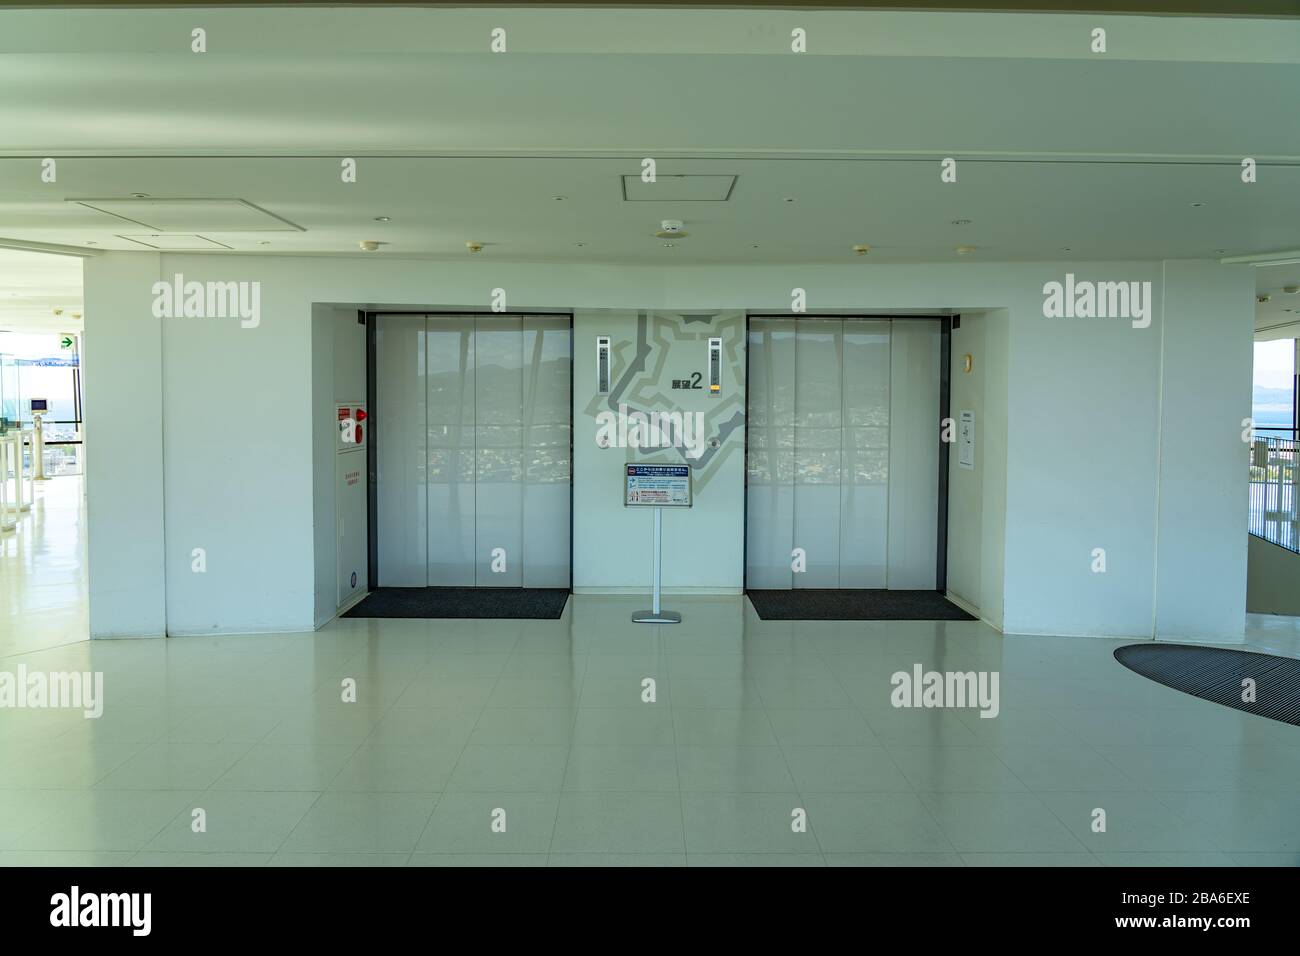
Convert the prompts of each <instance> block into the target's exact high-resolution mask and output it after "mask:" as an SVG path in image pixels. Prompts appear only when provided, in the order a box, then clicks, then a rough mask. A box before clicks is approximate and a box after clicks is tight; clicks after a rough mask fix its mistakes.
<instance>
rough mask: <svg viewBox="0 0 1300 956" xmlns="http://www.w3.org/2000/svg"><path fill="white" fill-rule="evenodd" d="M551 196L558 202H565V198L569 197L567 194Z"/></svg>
mask: <svg viewBox="0 0 1300 956" xmlns="http://www.w3.org/2000/svg"><path fill="white" fill-rule="evenodd" d="M551 198H552V199H554V200H555V201H556V202H564V200H565V199H567V198H568V197H567V196H552V197H551Z"/></svg>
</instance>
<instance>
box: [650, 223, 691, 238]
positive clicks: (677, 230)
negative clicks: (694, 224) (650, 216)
mask: <svg viewBox="0 0 1300 956" xmlns="http://www.w3.org/2000/svg"><path fill="white" fill-rule="evenodd" d="M684 225H685V223H683V222H682V221H681V220H680V219H665V220H663V222H661V223H659V231H658V232H656V233H655V235H656V236H657V237H659V238H660V239H680V238H681V237H683V236H688V235H690V233H688V232H684V231H683V230H682V227H683V226H684Z"/></svg>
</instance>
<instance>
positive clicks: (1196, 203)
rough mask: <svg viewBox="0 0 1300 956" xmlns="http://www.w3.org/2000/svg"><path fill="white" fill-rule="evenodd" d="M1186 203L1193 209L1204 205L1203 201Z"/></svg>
mask: <svg viewBox="0 0 1300 956" xmlns="http://www.w3.org/2000/svg"><path fill="white" fill-rule="evenodd" d="M1187 205H1189V206H1191V207H1192V208H1193V209H1200V208H1201V207H1202V206H1204V205H1205V203H1203V202H1189V203H1188V204H1187Z"/></svg>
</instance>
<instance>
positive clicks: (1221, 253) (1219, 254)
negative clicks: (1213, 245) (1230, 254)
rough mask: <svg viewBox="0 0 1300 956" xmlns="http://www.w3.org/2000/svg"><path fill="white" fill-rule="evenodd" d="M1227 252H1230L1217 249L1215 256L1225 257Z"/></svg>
mask: <svg viewBox="0 0 1300 956" xmlns="http://www.w3.org/2000/svg"><path fill="white" fill-rule="evenodd" d="M1227 251H1228V250H1227V249H1215V250H1214V254H1215V255H1216V256H1221V255H1223V254H1224V253H1225V252H1227Z"/></svg>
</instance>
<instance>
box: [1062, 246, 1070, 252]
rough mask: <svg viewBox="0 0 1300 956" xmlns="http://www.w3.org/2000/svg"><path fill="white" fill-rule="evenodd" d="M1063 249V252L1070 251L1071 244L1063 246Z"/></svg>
mask: <svg viewBox="0 0 1300 956" xmlns="http://www.w3.org/2000/svg"><path fill="white" fill-rule="evenodd" d="M1061 251H1062V252H1069V251H1070V247H1069V246H1061Z"/></svg>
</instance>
